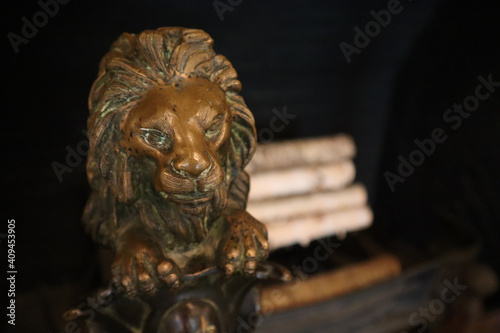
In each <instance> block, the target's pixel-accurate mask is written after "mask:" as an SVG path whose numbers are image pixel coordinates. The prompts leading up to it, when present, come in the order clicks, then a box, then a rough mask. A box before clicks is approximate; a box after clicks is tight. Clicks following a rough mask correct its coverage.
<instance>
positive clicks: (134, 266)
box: [111, 243, 180, 296]
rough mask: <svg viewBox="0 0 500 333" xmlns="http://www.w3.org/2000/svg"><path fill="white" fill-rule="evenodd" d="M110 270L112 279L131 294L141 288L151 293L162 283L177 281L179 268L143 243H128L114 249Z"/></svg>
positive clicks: (177, 282)
mask: <svg viewBox="0 0 500 333" xmlns="http://www.w3.org/2000/svg"><path fill="white" fill-rule="evenodd" d="M111 271H112V274H113V280H114V282H115V283H116V284H118V285H122V286H123V287H124V288H125V290H126V292H127V294H129V295H131V296H134V295H136V294H137V293H141V292H145V293H148V294H154V293H155V292H156V291H157V290H158V288H159V287H160V286H161V284H162V283H166V284H167V285H168V286H170V287H177V286H178V285H179V278H180V270H179V268H178V267H177V265H176V263H175V262H174V261H173V260H171V259H168V258H165V257H164V256H163V255H162V254H161V253H159V251H157V250H155V249H154V248H153V247H152V246H151V245H148V244H144V243H138V244H129V245H128V246H126V247H125V248H124V249H123V250H121V251H118V253H117V256H116V258H115V260H114V262H113V265H112V267H111Z"/></svg>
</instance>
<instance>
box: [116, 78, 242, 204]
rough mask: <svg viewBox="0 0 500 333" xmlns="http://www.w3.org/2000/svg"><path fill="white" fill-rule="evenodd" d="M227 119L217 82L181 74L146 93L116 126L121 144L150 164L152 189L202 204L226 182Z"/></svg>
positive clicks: (171, 197)
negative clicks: (152, 174) (152, 168)
mask: <svg viewBox="0 0 500 333" xmlns="http://www.w3.org/2000/svg"><path fill="white" fill-rule="evenodd" d="M231 118H232V117H231V113H230V111H229V105H228V103H227V102H226V99H225V94H224V92H223V91H222V90H221V88H220V87H219V85H217V84H216V83H213V82H210V81H209V80H206V79H202V78H185V79H182V80H181V81H180V84H179V81H176V83H175V84H173V85H161V86H156V87H155V88H152V89H151V90H149V91H148V92H147V93H146V94H145V96H144V97H143V98H142V100H141V101H140V102H139V103H138V104H137V105H136V106H135V107H134V108H133V109H132V110H131V111H130V113H129V114H128V115H127V116H126V117H125V118H124V121H123V122H122V124H121V130H122V133H123V137H122V140H121V142H120V145H121V146H122V147H123V148H124V149H125V150H126V151H127V152H128V154H129V155H133V156H135V157H137V158H139V159H141V158H149V159H152V160H153V161H154V162H155V166H156V170H155V172H154V180H153V183H154V187H155V189H156V190H157V191H158V192H159V193H160V194H162V195H163V196H164V197H165V198H167V200H170V201H174V202H177V203H181V204H182V203H189V204H193V203H196V204H204V203H207V202H209V201H210V200H211V199H212V198H213V196H214V192H215V190H216V189H217V188H218V187H220V186H221V184H222V183H223V182H224V180H225V172H224V166H223V165H222V162H223V161H221V157H222V156H224V154H223V153H222V152H223V151H224V149H227V147H226V144H227V143H228V142H229V138H230V134H231V133H230V132H231Z"/></svg>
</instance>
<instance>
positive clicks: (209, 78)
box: [84, 28, 256, 245]
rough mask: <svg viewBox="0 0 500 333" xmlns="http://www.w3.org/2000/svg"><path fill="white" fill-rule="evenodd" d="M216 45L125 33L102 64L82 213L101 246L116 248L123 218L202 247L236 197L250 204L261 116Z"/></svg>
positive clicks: (193, 36)
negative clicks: (248, 168) (248, 172)
mask: <svg viewBox="0 0 500 333" xmlns="http://www.w3.org/2000/svg"><path fill="white" fill-rule="evenodd" d="M212 43H213V41H212V39H211V38H210V36H209V35H208V34H206V33H205V32H203V31H201V30H195V29H185V28H160V29H158V30H153V31H144V32H142V33H140V34H138V35H134V34H128V33H125V34H122V35H121V36H120V37H119V38H118V40H117V41H116V42H115V43H114V44H113V45H112V47H111V51H110V52H109V53H108V54H107V55H105V57H104V58H103V60H102V61H101V64H100V68H99V75H98V78H97V79H96V81H95V82H94V85H93V86H92V89H91V92H90V96H89V108H90V117H89V121H88V129H89V138H90V151H89V157H88V161H87V173H88V177H89V182H90V185H91V187H92V194H91V197H90V199H89V201H88V203H87V206H86V208H85V213H84V222H85V223H86V225H87V227H88V228H89V229H90V231H91V233H92V235H93V236H94V237H95V238H96V239H97V240H98V241H100V242H102V243H104V244H108V245H113V240H114V238H115V237H116V234H118V233H117V232H116V229H119V228H120V226H121V224H122V220H124V219H127V220H130V219H135V220H136V221H138V223H143V224H144V226H145V227H147V228H150V229H151V230H153V231H156V232H157V234H159V235H161V237H163V238H164V239H165V240H166V242H167V243H168V242H173V241H174V239H175V241H176V242H178V241H180V240H183V241H185V242H186V243H190V242H197V241H200V239H202V238H203V237H204V236H205V235H206V234H207V230H208V229H209V227H210V223H211V222H212V221H213V220H214V219H216V218H217V217H218V216H220V215H221V214H222V212H223V211H224V209H225V208H226V207H227V206H228V203H229V204H231V200H233V201H246V190H245V182H246V181H247V179H246V178H245V177H246V176H245V174H244V173H243V172H242V170H243V168H244V167H245V165H246V164H247V163H248V161H249V159H250V158H251V156H252V155H253V152H254V150H255V145H256V134H255V127H254V119H253V116H252V114H251V112H250V111H249V110H248V108H247V106H246V105H245V102H244V101H243V98H242V97H241V96H240V95H239V91H240V90H241V84H240V82H239V81H238V80H237V74H236V71H235V70H234V68H233V67H232V65H231V64H230V63H229V61H228V60H227V59H226V58H225V57H223V56H221V55H216V54H215V52H214V51H213V49H212ZM242 180H243V181H242ZM242 183H243V185H242ZM235 184H236V185H235ZM236 204H238V203H236ZM239 204H242V205H245V202H243V203H239Z"/></svg>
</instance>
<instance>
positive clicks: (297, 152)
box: [245, 134, 356, 175]
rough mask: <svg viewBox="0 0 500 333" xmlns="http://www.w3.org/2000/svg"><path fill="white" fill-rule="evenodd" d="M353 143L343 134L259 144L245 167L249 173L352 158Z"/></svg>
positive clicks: (354, 153)
mask: <svg viewBox="0 0 500 333" xmlns="http://www.w3.org/2000/svg"><path fill="white" fill-rule="evenodd" d="M355 155H356V146H355V145H354V141H353V140H352V138H351V137H350V136H348V135H345V134H339V135H336V136H331V137H321V138H309V139H301V140H290V141H282V142H277V143H269V144H262V145H259V146H258V147H257V151H256V152H255V155H254V157H253V158H252V160H251V161H250V163H249V165H248V166H247V167H246V169H245V170H246V171H247V172H248V173H250V174H252V175H253V174H256V173H259V172H263V171H267V170H276V169H283V168H288V167H291V166H293V167H297V166H305V165H318V164H326V163H332V162H338V161H341V160H346V159H352V158H354V156H355Z"/></svg>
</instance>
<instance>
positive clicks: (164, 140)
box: [140, 128, 170, 150]
mask: <svg viewBox="0 0 500 333" xmlns="http://www.w3.org/2000/svg"><path fill="white" fill-rule="evenodd" d="M140 131H141V132H140V136H141V138H142V139H143V140H144V141H146V143H147V144H148V145H150V146H151V147H153V148H157V149H161V150H166V149H168V148H170V138H169V137H168V135H166V134H165V133H163V132H162V131H159V130H156V129H152V128H141V129H140Z"/></svg>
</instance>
